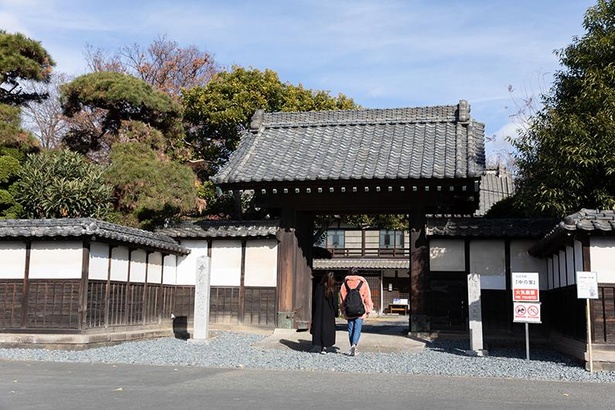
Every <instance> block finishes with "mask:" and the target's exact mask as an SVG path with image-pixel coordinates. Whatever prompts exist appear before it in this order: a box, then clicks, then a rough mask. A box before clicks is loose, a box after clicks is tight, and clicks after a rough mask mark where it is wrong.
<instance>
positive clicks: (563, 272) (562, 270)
mask: <svg viewBox="0 0 615 410" xmlns="http://www.w3.org/2000/svg"><path fill="white" fill-rule="evenodd" d="M567 260H568V258H567V257H566V252H565V251H559V286H560V287H562V288H563V287H566V286H568V282H567V279H568V274H567V272H568V267H567V266H566V261H567Z"/></svg>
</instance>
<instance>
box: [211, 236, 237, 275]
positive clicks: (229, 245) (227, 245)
mask: <svg viewBox="0 0 615 410" xmlns="http://www.w3.org/2000/svg"><path fill="white" fill-rule="evenodd" d="M240 283H241V241H237V240H214V241H213V242H212V245H211V286H239V285H240Z"/></svg>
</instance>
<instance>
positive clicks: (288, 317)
mask: <svg viewBox="0 0 615 410" xmlns="http://www.w3.org/2000/svg"><path fill="white" fill-rule="evenodd" d="M311 222H312V219H311V217H310V216H309V215H308V214H304V213H297V212H296V211H295V210H294V209H290V208H283V209H282V214H281V218H280V230H279V231H278V235H277V239H278V241H279V242H280V243H279V244H278V276H277V278H278V281H277V311H278V316H277V323H276V327H278V328H283V329H292V328H297V329H307V326H308V325H309V319H310V318H309V315H310V311H311V301H312V285H311V284H312V282H311V275H312V270H311V268H310V265H309V264H310V262H311V254H312V242H311V238H312V231H311V229H312V223H311Z"/></svg>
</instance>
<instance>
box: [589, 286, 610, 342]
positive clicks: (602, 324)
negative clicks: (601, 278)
mask: <svg viewBox="0 0 615 410" xmlns="http://www.w3.org/2000/svg"><path fill="white" fill-rule="evenodd" d="M598 294H599V295H600V299H594V300H592V301H591V305H590V306H591V310H592V311H591V314H592V318H593V330H594V334H593V336H592V338H593V339H594V340H593V341H594V342H595V343H615V285H600V286H599V287H598Z"/></svg>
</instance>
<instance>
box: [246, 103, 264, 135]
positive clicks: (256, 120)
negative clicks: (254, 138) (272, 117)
mask: <svg viewBox="0 0 615 410" xmlns="http://www.w3.org/2000/svg"><path fill="white" fill-rule="evenodd" d="M264 116H265V110H262V109H258V110H256V112H255V113H254V115H253V116H252V122H250V131H251V132H252V133H257V132H258V130H259V129H260V128H261V125H263V119H264Z"/></svg>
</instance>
